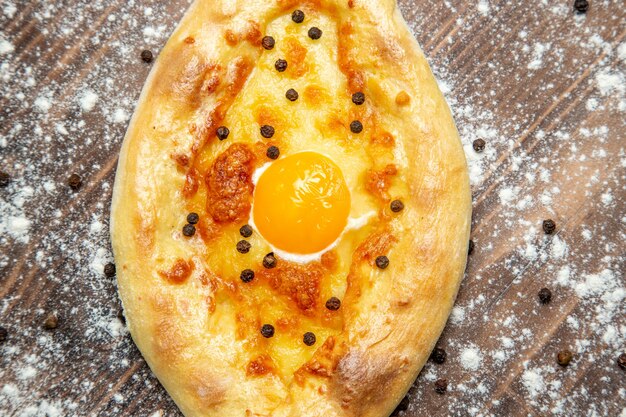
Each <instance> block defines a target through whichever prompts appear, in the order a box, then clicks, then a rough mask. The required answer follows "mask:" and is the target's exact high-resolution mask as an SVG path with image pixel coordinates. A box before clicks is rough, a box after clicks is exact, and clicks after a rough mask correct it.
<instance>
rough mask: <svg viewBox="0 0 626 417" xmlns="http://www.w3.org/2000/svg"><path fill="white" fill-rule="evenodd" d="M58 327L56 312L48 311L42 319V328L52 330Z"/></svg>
mask: <svg viewBox="0 0 626 417" xmlns="http://www.w3.org/2000/svg"><path fill="white" fill-rule="evenodd" d="M57 327H59V318H58V317H57V315H56V314H54V313H50V314H48V316H47V317H46V319H45V320H44V321H43V328H44V329H46V330H54V329H56V328H57Z"/></svg>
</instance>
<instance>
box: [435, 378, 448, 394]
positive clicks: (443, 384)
mask: <svg viewBox="0 0 626 417" xmlns="http://www.w3.org/2000/svg"><path fill="white" fill-rule="evenodd" d="M447 390H448V380H447V379H445V378H439V379H438V380H436V381H435V392H436V393H437V394H443V393H445V392H446V391H447Z"/></svg>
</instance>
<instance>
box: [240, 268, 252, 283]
mask: <svg viewBox="0 0 626 417" xmlns="http://www.w3.org/2000/svg"><path fill="white" fill-rule="evenodd" d="M239 278H241V280H242V281H243V282H245V283H248V282H250V281H252V280H253V279H254V271H253V270H251V269H244V270H243V271H241V275H239Z"/></svg>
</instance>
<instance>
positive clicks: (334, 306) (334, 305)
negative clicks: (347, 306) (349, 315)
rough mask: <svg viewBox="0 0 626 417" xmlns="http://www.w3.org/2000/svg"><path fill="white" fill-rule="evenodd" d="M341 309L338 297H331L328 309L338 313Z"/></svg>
mask: <svg viewBox="0 0 626 417" xmlns="http://www.w3.org/2000/svg"><path fill="white" fill-rule="evenodd" d="M339 307H341V300H340V299H339V298H337V297H330V298H329V299H328V300H327V301H326V308H327V309H329V310H331V311H337V310H339Z"/></svg>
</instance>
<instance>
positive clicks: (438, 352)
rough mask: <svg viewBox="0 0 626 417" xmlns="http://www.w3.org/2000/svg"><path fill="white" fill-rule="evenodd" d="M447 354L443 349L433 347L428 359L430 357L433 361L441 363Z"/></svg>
mask: <svg viewBox="0 0 626 417" xmlns="http://www.w3.org/2000/svg"><path fill="white" fill-rule="evenodd" d="M447 356H448V355H447V354H446V351H445V350H443V349H441V348H435V349H434V350H433V352H432V353H431V354H430V359H432V361H433V362H435V363H438V364H440V365H441V364H442V363H444V362H445V361H446V357H447Z"/></svg>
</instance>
